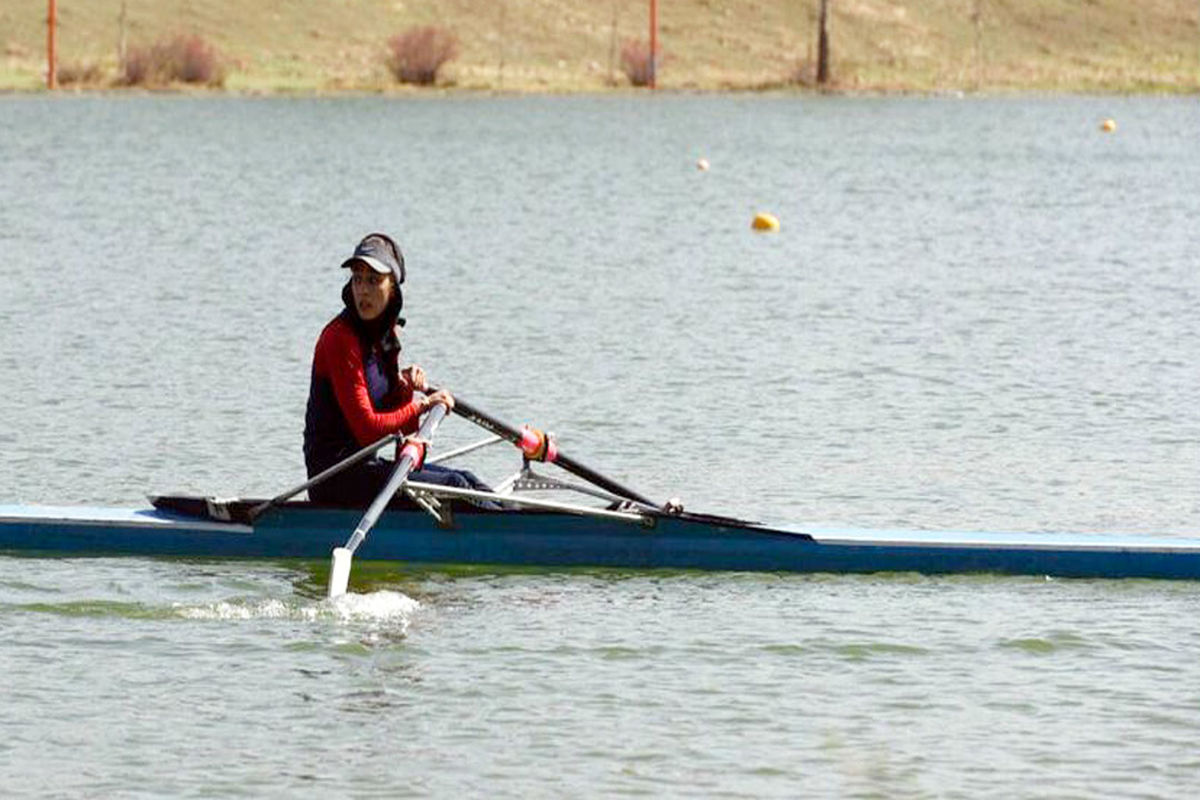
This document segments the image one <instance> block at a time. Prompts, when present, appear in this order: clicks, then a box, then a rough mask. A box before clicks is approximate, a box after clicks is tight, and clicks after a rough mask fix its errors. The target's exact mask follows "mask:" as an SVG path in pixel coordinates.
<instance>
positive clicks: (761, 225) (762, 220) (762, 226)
mask: <svg viewBox="0 0 1200 800" xmlns="http://www.w3.org/2000/svg"><path fill="white" fill-rule="evenodd" d="M750 227H751V228H753V229H754V230H756V231H759V232H760V233H775V232H776V231H778V230H779V219H778V217H776V216H775V215H774V214H768V213H766V212H765V211H760V212H759V213H757V214H755V215H754V221H753V222H751V223H750Z"/></svg>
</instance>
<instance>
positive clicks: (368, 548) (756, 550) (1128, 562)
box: [0, 504, 1200, 579]
mask: <svg viewBox="0 0 1200 800" xmlns="http://www.w3.org/2000/svg"><path fill="white" fill-rule="evenodd" d="M359 516H360V514H359V512H356V511H353V510H338V509H323V508H316V507H312V506H308V505H306V504H301V505H295V506H285V507H283V508H277V509H273V510H271V511H268V512H267V513H266V514H264V515H263V516H262V517H261V518H260V519H259V520H257V521H256V522H255V524H254V525H253V526H249V525H241V524H234V523H223V522H214V521H206V520H203V519H200V518H197V517H191V516H186V515H182V514H176V513H171V512H164V511H157V510H150V509H148V510H127V509H104V508H48V507H34V506H7V507H6V506H0V550H3V551H10V552H12V551H19V552H31V553H32V552H36V553H41V554H50V555H144V556H187V557H201V558H271V559H277V558H301V559H327V558H329V555H330V553H331V552H332V550H333V548H334V547H337V546H341V545H343V544H344V543H345V540H346V538H347V536H348V534H349V532H350V531H352V530H353V529H354V526H355V524H356V523H357V522H358V519H359ZM356 558H357V559H360V560H378V561H398V562H412V563H442V564H445V563H459V564H495V565H518V566H534V567H580V566H582V567H616V568H632V569H700V570H749V571H769V572H830V573H873V572H920V573H927V574H946V573H998V574H1008V575H1052V576H1058V577H1075V578H1181V579H1200V539H1194V538H1169V537H1149V536H1116V535H1101V534H1095V535H1089V534H1004V533H957V532H935V531H867V530H852V529H831V528H826V529H811V528H808V529H804V530H803V531H801V530H798V529H797V530H790V529H788V528H769V527H764V526H760V525H752V524H748V523H742V522H739V521H737V520H728V519H724V518H717V517H704V516H691V515H684V516H682V517H671V516H662V517H658V518H655V519H654V521H653V524H651V525H638V524H632V523H628V522H622V521H618V520H607V519H596V518H592V517H582V516H574V515H568V514H562V513H556V512H529V511H522V512H515V511H499V512H488V511H480V510H475V509H468V510H466V511H464V512H463V513H459V514H457V516H456V518H455V524H454V526H453V527H452V528H449V529H442V528H439V527H438V526H437V525H436V523H435V521H434V520H433V519H432V517H430V516H429V515H428V514H426V513H424V512H422V511H389V512H387V513H385V514H384V515H383V517H382V518H381V519H380V521H379V523H378V525H377V526H376V528H375V529H374V530H373V531H372V533H371V535H370V537H369V538H368V539H367V541H366V542H365V543H364V544H363V546H362V547H361V548H360V549H359V551H358V553H357V554H356Z"/></svg>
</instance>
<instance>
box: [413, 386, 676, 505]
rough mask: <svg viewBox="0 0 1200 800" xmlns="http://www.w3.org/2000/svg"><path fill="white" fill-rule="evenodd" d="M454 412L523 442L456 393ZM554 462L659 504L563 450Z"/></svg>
mask: <svg viewBox="0 0 1200 800" xmlns="http://www.w3.org/2000/svg"><path fill="white" fill-rule="evenodd" d="M434 391H437V390H436V389H433V388H432V387H430V388H429V392H430V393H432V392H434ZM454 413H455V414H458V415H459V416H460V417H463V418H465V419H468V420H470V421H471V422H474V423H475V424H476V425H478V426H479V427H481V428H483V429H484V430H486V431H490V432H491V433H494V434H496V435H497V436H501V437H503V438H505V439H507V440H508V441H510V442H512V443H513V444H515V445H518V446H519V445H520V443H521V431H520V430H518V429H517V428H515V427H513V426H512V425H509V424H508V423H507V422H503V421H501V420H499V419H496V418H495V417H493V416H492V415H491V414H488V413H486V412H484V411H482V410H480V409H479V408H478V407H476V406H473V405H471V404H470V403H468V402H467V401H466V400H463V399H462V398H461V397H459V396H458V395H457V394H456V395H454ZM554 463H555V464H557V465H558V466H560V467H562V468H563V469H565V470H566V471H567V472H570V473H571V474H573V475H575V476H577V477H580V478H583V479H584V480H585V481H589V482H590V483H593V484H595V485H596V486H599V487H600V488H601V489H604V490H605V491H608V492H611V493H613V494H615V495H619V496H620V497H625V498H628V499H630V500H633V501H635V502H638V503H643V504H644V505H648V506H656V505H657V504H656V503H654V501H652V500H650V499H648V498H646V497H645V496H644V495H642V494H640V493H638V492H635V491H634V490H633V489H630V488H629V487H628V486H623V485H622V484H620V483H618V482H617V481H615V480H613V479H612V478H609V477H607V476H605V475H601V474H600V473H599V472H596V471H595V470H594V469H592V468H591V467H589V466H587V465H586V464H581V463H580V462H578V461H576V460H575V459H573V458H571V457H570V456H568V455H565V454H564V453H562V452H561V451H560V452H559V453H558V455H557V456H556V457H555V459H554Z"/></svg>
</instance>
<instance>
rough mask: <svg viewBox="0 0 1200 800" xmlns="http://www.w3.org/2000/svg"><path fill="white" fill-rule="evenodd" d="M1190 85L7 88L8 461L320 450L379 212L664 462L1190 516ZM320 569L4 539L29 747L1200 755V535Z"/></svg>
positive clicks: (740, 764)
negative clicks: (330, 336)
mask: <svg viewBox="0 0 1200 800" xmlns="http://www.w3.org/2000/svg"><path fill="white" fill-rule="evenodd" d="M1108 117H1112V118H1114V119H1115V120H1116V121H1117V124H1118V129H1117V131H1116V132H1114V133H1108V134H1105V133H1102V132H1101V131H1100V130H1099V125H1100V122H1101V121H1102V120H1103V119H1105V118H1108ZM1197 130H1200V105H1198V104H1197V103H1196V102H1195V100H1194V99H1192V98H1170V99H1165V98H1091V97H1082V98H1061V97H1037V98H982V99H981V98H968V99H959V98H950V97H946V98H854V99H847V98H814V97H793V96H739V97H715V96H661V97H639V96H632V95H629V96H617V97H602V98H588V97H584V98H577V97H534V98H518V97H512V98H490V97H455V98H445V97H438V98H429V99H395V98H376V97H352V98H335V99H295V98H284V99H257V98H189V97H182V96H136V95H133V96H116V97H88V96H74V97H71V96H67V97H52V98H47V97H33V96H30V97H0V266H2V269H0V376H3V377H2V378H0V502H8V503H16V502H23V503H58V504H61V503H80V504H104V505H131V504H134V505H136V504H141V503H142V502H143V500H142V497H143V496H144V495H145V494H147V493H150V492H155V493H157V492H164V491H176V490H178V491H189V492H199V493H205V494H217V495H233V494H241V495H258V496H262V495H269V494H273V493H275V492H276V491H278V490H280V489H282V488H284V487H286V486H288V485H290V484H292V483H295V482H297V481H298V480H299V479H300V478H302V477H303V467H302V460H301V456H300V439H301V430H302V426H303V409H304V403H305V399H306V392H307V386H308V368H309V361H310V358H311V353H312V346H313V343H314V341H315V338H316V335H317V333H318V332H319V330H320V328H321V326H322V325H323V324H324V322H325V321H327V320H328V319H329V318H330V317H331V316H332V315H333V314H334V313H336V311H337V310H338V307H339V302H340V301H339V300H338V291H339V288H340V285H341V281H342V280H343V279H344V274H342V273H340V271H339V270H338V269H337V265H338V264H339V263H340V262H341V260H342V259H343V258H344V257H345V256H346V255H347V254H348V253H349V251H350V250H351V249H352V247H353V244H354V242H355V241H357V239H358V238H359V237H360V236H361V235H363V234H364V233H367V232H369V231H371V230H377V229H380V230H385V231H388V232H391V233H393V234H395V235H396V237H397V238H398V239H399V240H400V242H401V244H402V246H403V247H404V249H405V252H406V256H407V260H408V271H409V276H410V277H409V282H408V284H406V287H405V288H406V292H405V298H406V309H405V310H406V316H407V317H408V320H409V324H408V328H407V332H408V333H407V336H408V340H407V344H406V352H407V353H408V354H409V355H410V356H411V358H412V359H414V360H416V361H418V362H419V363H421V364H423V365H424V366H425V367H426V368H427V370H428V371H429V372H430V373H431V374H432V375H433V376H435V377H436V379H437V380H438V381H439V382H441V383H443V384H445V385H446V386H448V387H450V388H451V389H454V390H457V391H459V392H461V393H462V395H463V396H464V397H469V398H470V399H471V400H472V401H473V402H474V403H476V404H477V405H479V406H481V407H483V408H485V409H487V410H489V411H492V412H493V413H496V414H497V415H499V416H502V417H504V418H506V419H510V420H513V421H518V422H520V421H531V422H535V423H537V424H539V425H541V426H542V427H545V428H548V429H550V430H554V431H556V432H558V434H559V437H560V441H561V442H562V444H563V447H564V449H569V450H570V452H572V453H573V454H576V455H578V456H579V457H580V458H583V459H584V460H586V461H587V462H589V463H592V464H594V465H596V466H598V467H600V468H601V469H602V470H604V471H606V472H609V473H611V474H613V475H614V476H616V477H618V478H619V479H621V480H622V481H623V482H626V483H628V484H630V485H632V486H634V487H637V488H639V489H641V490H642V491H643V492H644V493H645V494H647V495H649V496H652V497H666V496H669V495H679V496H681V497H683V499H684V500H685V501H686V502H687V504H688V507H689V508H692V509H695V510H709V511H716V512H725V513H731V514H736V515H740V516H746V517H751V518H756V519H766V520H777V521H778V520H785V521H789V522H800V523H804V522H809V523H814V524H815V523H833V524H842V525H853V526H860V527H890V526H899V527H916V528H929V529H940V528H955V529H979V530H1034V531H1041V530H1068V531H1119V532H1129V533H1135V534H1136V533H1145V534H1151V533H1154V534H1168V535H1171V534H1179V535H1182V534H1188V533H1192V534H1196V533H1200V490H1198V487H1200V371H1198V370H1197V368H1196V363H1197V357H1198V356H1200V234H1198V233H1197V232H1198V231H1200V223H1197V220H1200V192H1198V191H1197V187H1200V147H1197V139H1196V131H1197ZM700 158H706V159H708V161H709V162H710V163H711V169H710V170H708V171H701V170H698V169H697V168H696V162H697V160H698V159H700ZM757 211H768V212H771V213H774V214H775V215H777V216H778V217H779V218H780V220H781V222H782V230H781V231H780V232H779V233H778V234H774V235H756V234H753V233H752V232H751V231H750V229H749V224H750V220H751V218H752V217H753V215H754V214H755V212H757ZM460 424H461V423H460ZM472 438H474V434H473V433H472V432H471V431H468V430H464V429H462V428H461V427H459V428H455V427H454V426H451V425H447V426H446V428H445V429H444V435H443V434H442V433H439V442H444V443H446V444H447V445H449V444H450V443H458V442H460V441H462V442H465V441H468V440H470V439H472ZM497 459H498V457H497V456H492V457H489V458H486V459H484V461H483V463H482V467H483V470H482V471H484V472H485V473H487V474H488V475H489V476H495V475H497V474H500V473H502V472H503V470H504V469H505V468H506V467H510V466H512V462H511V461H503V462H501V461H498V460H497ZM322 568H323V565H309V564H296V563H271V562H258V563H251V564H246V563H238V562H189V561H183V562H181V561H163V560H139V559H82V560H66V559H31V558H24V557H10V556H0V642H2V643H0V674H2V675H4V676H5V689H4V693H3V695H2V697H3V705H2V706H0V708H2V713H0V784H2V785H3V786H4V787H5V790H4V791H5V794H7V795H9V796H18V797H21V796H28V797H43V796H64V797H75V796H100V795H104V796H147V797H157V796H164V795H171V796H179V795H182V796H230V795H239V794H244V795H249V796H263V795H267V796H314V797H315V796H362V797H370V796H381V797H382V796H386V797H394V796H408V795H411V796H439V797H444V796H453V795H459V794H469V795H474V796H499V797H516V796H520V797H530V796H538V797H556V796H562V795H565V794H579V795H585V796H588V795H622V794H650V795H668V796H680V795H705V796H749V797H767V796H779V797H793V796H798V795H816V796H853V797H887V798H894V797H931V796H936V797H964V798H968V797H969V798H977V797H1013V796H1022V797H1040V796H1045V797H1064V796H1070V797H1110V796H1113V795H1121V796H1134V795H1136V796H1139V797H1178V796H1181V795H1184V794H1187V793H1190V791H1191V790H1192V787H1193V786H1194V785H1195V784H1196V781H1197V779H1198V778H1200V757H1197V755H1196V752H1197V751H1196V746H1195V742H1196V740H1197V737H1198V736H1200V693H1198V691H1197V686H1200V682H1198V680H1197V679H1198V678H1200V668H1197V666H1196V664H1197V653H1198V650H1200V613H1198V612H1200V587H1198V586H1197V585H1195V584H1192V583H1168V582H1154V581H1126V582H1111V581H1057V580H1040V579H1039V580H1033V579H1013V578H998V577H965V578H925V577H920V576H913V575H894V576H866V577H862V576H858V577H842V576H780V575H741V574H725V575H721V574H715V575H697V574H678V573H661V574H660V573H620V572H604V571H600V572H597V571H566V572H536V571H528V572H527V571H497V570H479V569H454V570H446V569H420V568H416V567H407V568H399V567H396V566H394V565H393V566H391V567H385V566H380V565H359V564H356V565H355V570H356V572H355V575H356V578H355V588H356V589H357V591H356V593H355V594H354V595H352V596H351V597H350V598H349V599H348V600H346V601H345V602H342V603H339V604H337V605H330V604H328V603H326V602H325V601H323V600H321V593H322V586H321V569H322ZM360 570H361V571H360Z"/></svg>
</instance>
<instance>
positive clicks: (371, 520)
mask: <svg viewBox="0 0 1200 800" xmlns="http://www.w3.org/2000/svg"><path fill="white" fill-rule="evenodd" d="M445 416H446V407H445V406H444V405H442V404H441V403H438V404H437V405H435V406H434V407H433V408H432V409H430V410H429V413H428V414H426V415H425V421H424V422H422V423H421V430H420V431H419V432H418V433H417V437H418V438H419V439H421V440H423V441H424V442H426V443H427V442H428V441H429V440H430V439H431V438H432V437H433V432H434V431H435V430H437V426H438V423H440V422H441V421H442V418H443V417H445ZM422 446H423V445H419V444H416V443H413V442H410V443H408V444H405V445H404V447H403V448H402V449H401V450H400V458H399V459H398V460H397V461H396V468H395V469H393V470H392V475H391V477H390V478H388V482H387V484H386V485H385V486H384V487H383V491H381V492H380V493H379V496H378V497H376V498H375V500H374V501H373V502H372V503H371V505H370V506H369V507H368V508H367V513H365V514H363V518H362V519H361V520H360V521H359V523H358V527H357V528H355V529H354V533H353V534H351V535H350V538H349V539H348V540H347V541H346V546H345V547H335V548H334V550H333V563H332V566H331V567H330V569H329V597H330V599H332V598H335V597H341V596H342V595H344V594H345V593H346V588H347V587H348V586H349V585H350V563H351V560H352V559H353V558H354V551H355V550H357V549H358V546H359V545H360V544H362V543H363V540H364V539H366V538H367V534H368V533H370V532H371V528H373V527H375V523H376V521H378V519H379V515H380V514H382V513H383V509H385V508H386V507H387V504H388V503H390V502H391V500H392V497H394V496H395V494H396V492H398V491H400V487H401V486H403V485H404V482H405V481H406V480H408V476H409V474H410V473H411V472H412V471H413V470H414V469H416V468H417V466H418V465H419V463H420V462H421V461H422V460H423V458H424V453H423V451H422V450H421V449H420V448H421V447H422Z"/></svg>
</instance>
